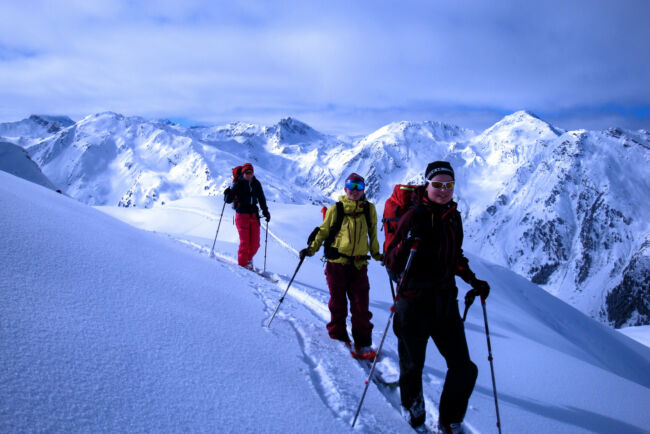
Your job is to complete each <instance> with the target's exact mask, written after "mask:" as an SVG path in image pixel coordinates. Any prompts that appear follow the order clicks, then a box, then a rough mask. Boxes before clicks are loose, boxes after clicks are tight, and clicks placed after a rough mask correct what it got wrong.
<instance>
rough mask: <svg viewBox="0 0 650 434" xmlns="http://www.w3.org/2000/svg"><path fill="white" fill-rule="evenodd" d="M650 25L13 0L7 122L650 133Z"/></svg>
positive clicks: (382, 5) (614, 7)
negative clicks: (127, 119) (117, 119)
mask: <svg viewBox="0 0 650 434" xmlns="http://www.w3.org/2000/svg"><path fill="white" fill-rule="evenodd" d="M567 3H569V4H567ZM649 22H650V6H649V3H648V1H647V0H639V1H632V0H620V1H618V2H613V1H601V0H590V1H569V2H566V1H544V2H539V1H530V2H526V1H502V2H487V1H483V0H475V1H463V0H458V1H444V2H442V1H433V0H430V1H408V0H403V1H381V0H377V1H350V0H348V1H336V0H330V1H318V2H314V1H305V0H303V1H295V2H294V1H291V0H285V1H277V2H276V1H271V0H267V1H246V2H241V3H236V2H220V1H192V0H187V1H183V2H178V1H156V2H147V1H141V2H137V1H121V0H111V1H104V0H96V1H91V2H89V1H87V0H73V1H65V2H46V1H31V0H23V1H16V2H2V3H0V101H2V104H0V121H12V120H18V119H22V118H24V117H26V116H28V115H29V114H32V113H39V114H66V115H69V116H71V117H72V118H73V119H79V118H82V117H84V116H86V115H89V114H93V113H97V112H101V111H107V110H110V111H115V112H119V113H123V114H125V115H139V116H144V117H147V118H172V119H183V120H185V122H187V123H197V124H198V123H200V124H220V123H225V122H229V121H237V120H240V121H250V122H255V123H260V124H265V125H271V124H273V123H275V122H277V121H278V120H279V119H280V118H282V117H286V116H292V117H295V118H298V119H300V120H302V121H304V122H307V123H309V124H310V125H312V126H313V127H314V128H316V129H318V130H321V131H323V132H329V133H349V134H367V133H369V132H372V131H374V130H375V129H377V128H379V127H381V126H383V125H385V124H387V123H389V122H392V121H401V120H413V121H420V120H438V121H444V122H449V123H454V124H458V125H460V126H463V127H467V128H472V129H475V130H482V129H484V128H487V127H488V126H490V125H491V124H493V123H494V122H496V121H498V120H499V119H501V117H503V116H504V115H507V114H510V113H512V112H514V111H517V110H521V109H524V110H530V111H532V112H534V113H535V114H537V115H538V116H540V117H542V118H543V119H545V120H547V121H549V122H551V123H553V124H554V125H556V126H558V127H560V128H570V129H574V128H587V129H604V128H608V127H612V126H621V127H624V128H633V129H638V128H645V129H650V44H649V41H650V26H649V25H648V23H649Z"/></svg>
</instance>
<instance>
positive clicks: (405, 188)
mask: <svg viewBox="0 0 650 434" xmlns="http://www.w3.org/2000/svg"><path fill="white" fill-rule="evenodd" d="M418 187H419V186H418V185H407V184H397V185H396V186H395V187H394V188H393V194H391V196H390V197H389V198H388V199H386V203H385V204H384V216H383V218H382V219H381V222H382V223H383V225H384V226H383V230H384V235H385V236H386V240H385V241H384V253H386V247H388V245H389V244H390V242H391V241H392V240H393V237H394V236H395V232H396V230H397V222H398V220H399V218H400V217H401V216H402V215H403V214H404V213H405V212H406V211H407V210H408V209H409V208H410V207H411V205H412V203H413V201H412V196H413V192H414V191H415V189H416V188H418Z"/></svg>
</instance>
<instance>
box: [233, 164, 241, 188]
mask: <svg viewBox="0 0 650 434" xmlns="http://www.w3.org/2000/svg"><path fill="white" fill-rule="evenodd" d="M242 167H243V165H241V166H237V167H233V168H232V183H233V184H234V183H235V182H237V178H239V176H240V175H241V168H242Z"/></svg>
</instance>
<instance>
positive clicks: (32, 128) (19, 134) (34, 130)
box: [0, 115, 74, 147]
mask: <svg viewBox="0 0 650 434" xmlns="http://www.w3.org/2000/svg"><path fill="white" fill-rule="evenodd" d="M72 124H74V121H73V120H72V119H70V118H69V117H67V116H48V115H31V116H30V117H28V118H27V119H23V120H22V121H18V122H6V123H0V140H1V141H7V142H12V143H16V144H17V145H20V146H22V147H27V146H29V145H31V144H32V143H34V142H35V141H38V140H40V139H43V138H45V137H49V136H51V135H52V134H55V133H57V132H59V131H61V130H62V129H63V128H66V127H69V126H70V125H72Z"/></svg>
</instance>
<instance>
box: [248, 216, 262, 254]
mask: <svg viewBox="0 0 650 434" xmlns="http://www.w3.org/2000/svg"><path fill="white" fill-rule="evenodd" d="M249 217H250V222H249V225H250V231H249V234H250V238H249V244H248V260H249V261H252V260H253V257H254V256H255V254H256V253H257V251H258V250H259V248H260V219H259V218H257V216H256V215H255V214H249Z"/></svg>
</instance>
